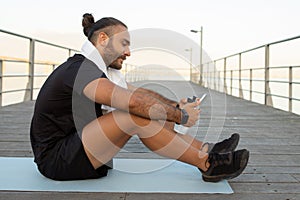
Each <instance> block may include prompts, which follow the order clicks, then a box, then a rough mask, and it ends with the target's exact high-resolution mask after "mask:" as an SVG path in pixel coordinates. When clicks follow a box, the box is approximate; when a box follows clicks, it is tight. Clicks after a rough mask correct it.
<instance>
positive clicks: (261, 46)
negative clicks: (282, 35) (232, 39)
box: [214, 35, 300, 61]
mask: <svg viewBox="0 0 300 200" xmlns="http://www.w3.org/2000/svg"><path fill="white" fill-rule="evenodd" d="M299 38H300V35H298V36H295V37H291V38H287V39H284V40H279V41H276V42H271V43H268V44H265V45H260V46H258V47H254V48H251V49H248V50H245V51H242V52H239V53H235V54H232V55H229V56H225V57H222V58H219V59H216V60H214V61H220V60H224V59H226V58H230V57H234V56H238V55H240V54H244V53H247V52H250V51H254V50H257V49H260V48H263V47H265V46H270V45H274V44H278V43H282V42H287V41H291V40H295V39H299Z"/></svg>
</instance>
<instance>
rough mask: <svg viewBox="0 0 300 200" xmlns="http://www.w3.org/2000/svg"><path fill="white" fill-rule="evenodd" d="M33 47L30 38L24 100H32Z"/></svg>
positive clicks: (33, 41)
mask: <svg viewBox="0 0 300 200" xmlns="http://www.w3.org/2000/svg"><path fill="white" fill-rule="evenodd" d="M34 47H35V40H34V39H30V44H29V72H28V83H27V87H26V91H25V95H24V101H30V100H33V84H34V82H33V81H34Z"/></svg>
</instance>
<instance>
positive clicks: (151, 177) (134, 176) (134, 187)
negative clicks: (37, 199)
mask: <svg viewBox="0 0 300 200" xmlns="http://www.w3.org/2000/svg"><path fill="white" fill-rule="evenodd" d="M0 177H1V178H0V190H14V191H61V192H114V193H119V192H120V193H122V192H134V193H225V194H231V193H233V190H232V189H231V187H230V185H229V184H228V182H227V181H225V180H224V181H221V182H218V183H207V182H204V181H203V180H202V178H201V173H200V172H199V171H198V169H197V168H195V167H193V166H190V165H187V164H184V163H181V162H179V161H173V160H167V159H114V169H113V170H109V174H108V176H107V177H104V178H100V179H93V180H80V181H53V180H50V179H47V178H45V177H44V176H42V175H41V174H40V173H39V172H38V170H37V168H36V165H35V163H34V162H33V158H12V157H9V158H8V157H2V158H1V157H0Z"/></svg>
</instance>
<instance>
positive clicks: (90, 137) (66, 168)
mask: <svg viewBox="0 0 300 200" xmlns="http://www.w3.org/2000/svg"><path fill="white" fill-rule="evenodd" d="M83 27H84V32H85V35H86V36H87V37H88V39H89V41H90V45H92V46H90V47H91V49H93V48H94V51H91V54H93V56H91V57H92V58H93V59H90V58H89V59H88V58H87V57H86V56H83V55H78V54H77V55H75V56H73V57H71V58H69V59H68V60H67V61H66V62H65V63H64V64H62V65H61V66H60V67H58V68H57V69H56V70H55V71H54V72H53V73H52V74H51V75H50V76H49V78H48V79H47V81H46V82H45V84H44V85H43V87H42V89H41V91H40V93H39V96H38V98H37V101H36V105H35V111H34V116H33V119H32V124H31V133H30V136H31V143H32V148H33V152H34V155H35V162H36V163H37V166H38V169H39V170H40V172H41V173H42V174H43V175H45V176H46V177H49V178H51V179H55V180H78V179H89V178H99V177H103V176H106V175H107V170H108V167H106V165H105V164H106V163H107V162H108V161H109V160H111V159H112V157H113V156H114V155H115V154H116V153H118V151H119V150H120V149H121V148H122V147H123V146H124V145H125V144H126V142H127V141H128V140H129V139H130V138H131V137H132V136H133V135H137V136H138V137H139V138H140V140H141V141H142V142H143V143H144V144H145V145H146V146H147V147H148V148H149V149H150V150H152V151H153V152H155V153H157V154H159V155H161V156H165V157H168V158H173V159H177V160H179V161H182V162H185V163H188V164H191V165H193V166H196V167H198V168H199V170H200V171H201V172H202V176H203V179H204V180H205V181H211V182H217V181H220V180H222V179H229V178H234V177H236V176H238V175H239V174H241V173H242V171H243V170H244V169H245V167H246V165H247V162H248V158H249V152H248V151H247V150H239V151H233V150H234V149H235V147H236V145H237V142H236V141H238V139H236V138H233V139H232V138H230V139H229V140H227V141H224V142H225V143H224V142H222V143H218V144H216V145H215V147H218V148H217V149H218V150H220V151H224V152H226V153H222V154H221V153H218V152H215V151H214V148H215V147H213V148H212V151H211V152H209V153H207V152H206V151H204V150H201V149H200V148H201V146H202V145H203V144H202V142H200V141H197V140H193V143H192V144H190V143H189V142H190V141H189V139H186V138H185V137H183V136H180V135H179V134H176V133H175V132H174V131H172V130H170V129H167V128H165V127H163V126H162V125H161V123H159V120H164V121H169V122H175V123H178V124H183V125H184V126H188V127H190V126H193V125H194V124H195V122H196V121H197V120H198V118H199V112H200V111H199V110H197V109H194V108H195V107H197V106H198V105H199V104H200V101H199V100H198V101H196V102H194V103H185V102H181V103H180V104H179V103H176V102H174V101H171V100H169V99H166V98H164V97H162V96H161V95H159V94H157V93H154V92H149V91H145V90H144V89H135V88H131V86H129V88H128V89H126V88H124V87H120V86H118V85H116V84H114V83H113V82H112V81H110V80H109V79H108V77H107V68H106V66H109V65H110V64H111V63H112V62H113V61H115V60H116V59H117V58H118V59H117V61H116V62H117V63H118V64H122V61H123V60H124V58H126V56H129V55H130V50H129V45H130V37H129V33H128V31H127V27H126V25H125V24H124V23H122V22H121V21H119V20H117V19H114V18H102V19H100V20H98V21H97V22H94V18H93V17H92V15H90V14H85V15H84V18H83ZM120 56H121V57H120ZM124 56H125V57H124ZM103 104H104V105H107V106H110V107H114V108H116V110H114V111H112V112H110V113H107V114H105V115H103V113H102V109H101V106H102V105H103ZM234 141H235V142H234ZM209 146H210V145H207V146H206V149H207V148H208V147H209ZM215 150H216V148H215Z"/></svg>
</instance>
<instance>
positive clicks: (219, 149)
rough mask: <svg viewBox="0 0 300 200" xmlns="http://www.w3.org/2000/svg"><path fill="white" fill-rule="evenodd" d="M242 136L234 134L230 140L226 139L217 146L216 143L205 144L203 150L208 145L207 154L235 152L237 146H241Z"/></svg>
mask: <svg viewBox="0 0 300 200" xmlns="http://www.w3.org/2000/svg"><path fill="white" fill-rule="evenodd" d="M239 140H240V135H239V134H238V133H234V134H232V135H231V137H230V138H228V139H225V140H223V141H221V142H218V143H216V144H214V143H208V142H206V143H204V144H203V146H202V148H201V149H203V148H204V147H205V146H206V145H208V151H207V153H210V152H211V153H227V152H231V151H234V150H235V148H236V147H237V145H238V144H239Z"/></svg>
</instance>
